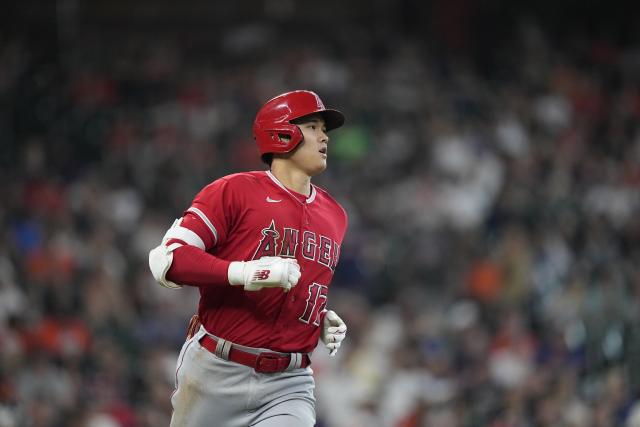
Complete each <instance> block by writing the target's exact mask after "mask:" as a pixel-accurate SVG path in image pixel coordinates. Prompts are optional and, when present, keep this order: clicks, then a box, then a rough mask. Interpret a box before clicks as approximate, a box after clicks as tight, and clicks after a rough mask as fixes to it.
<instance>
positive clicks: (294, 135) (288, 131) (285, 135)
mask: <svg viewBox="0 0 640 427" xmlns="http://www.w3.org/2000/svg"><path fill="white" fill-rule="evenodd" d="M256 137H257V138H258V139H260V140H261V141H260V140H259V141H258V144H259V145H260V146H267V147H269V148H270V149H269V150H265V151H264V152H265V153H266V152H271V153H288V152H289V151H292V150H293V149H294V148H296V147H297V146H298V144H300V143H301V142H302V139H303V138H304V136H303V135H302V131H301V130H300V128H299V127H298V126H296V125H292V124H288V123H282V124H279V125H277V126H269V127H268V128H264V129H260V130H259V131H258V132H257V133H256ZM262 154H264V153H262Z"/></svg>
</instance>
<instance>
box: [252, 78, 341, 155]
mask: <svg viewBox="0 0 640 427" xmlns="http://www.w3.org/2000/svg"><path fill="white" fill-rule="evenodd" d="M314 113H319V114H321V115H322V118H323V119H324V122H325V125H326V127H327V131H330V130H332V129H336V128H339V127H340V126H342V125H343V123H344V115H343V114H342V113H341V112H340V111H337V110H331V109H327V108H325V107H324V104H323V103H322V100H321V99H320V97H319V96H318V95H316V94H315V93H314V92H311V91H308V90H296V91H293V92H287V93H283V94H282V95H278V96H276V97H275V98H273V99H271V100H269V101H267V102H266V103H265V104H264V105H263V106H262V108H261V109H260V111H258V114H257V115H256V119H255V120H254V122H253V137H254V138H255V140H256V143H257V144H258V149H259V150H260V155H261V156H262V155H264V154H267V153H287V152H289V151H291V150H293V149H294V148H296V147H297V146H298V144H300V143H301V142H302V138H303V136H302V131H301V130H300V128H298V126H296V125H295V124H292V123H291V121H292V120H295V119H299V118H301V117H304V116H308V115H310V114H314ZM281 135H287V136H289V138H290V139H289V140H286V139H284V138H280V136H281Z"/></svg>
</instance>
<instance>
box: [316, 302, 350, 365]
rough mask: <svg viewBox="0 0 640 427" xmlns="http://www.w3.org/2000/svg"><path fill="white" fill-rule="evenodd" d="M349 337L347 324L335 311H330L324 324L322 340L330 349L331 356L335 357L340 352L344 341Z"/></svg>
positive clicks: (321, 333)
mask: <svg viewBox="0 0 640 427" xmlns="http://www.w3.org/2000/svg"><path fill="white" fill-rule="evenodd" d="M346 336H347V324H346V323H344V320H342V319H341V318H340V316H338V315H337V314H336V312H335V311H333V310H328V311H327V314H325V316H324V321H323V322H322V331H320V339H321V340H322V342H323V343H324V346H325V347H327V348H328V349H329V356H331V357H333V356H335V355H336V353H337V352H338V349H339V348H340V345H341V343H342V340H344V338H345V337H346Z"/></svg>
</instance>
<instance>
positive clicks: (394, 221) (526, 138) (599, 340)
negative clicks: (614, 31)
mask: <svg viewBox="0 0 640 427" xmlns="http://www.w3.org/2000/svg"><path fill="white" fill-rule="evenodd" d="M517 28H518V29H517V31H515V33H514V34H512V36H511V39H510V40H509V41H507V42H505V43H504V46H502V47H501V49H500V51H499V52H487V55H486V58H483V59H482V60H478V59H477V58H473V57H471V56H469V55H465V54H455V53H450V52H446V51H443V50H441V49H438V47H437V46H434V45H433V44H431V43H429V42H428V41H425V40H424V39H422V38H420V37H415V38H411V37H406V38H404V39H403V40H394V39H392V38H390V37H385V38H377V37H370V35H369V34H367V33H366V32H363V31H362V30H358V29H357V28H344V29H343V31H342V32H341V33H340V34H341V35H338V34H336V35H335V36H334V38H333V39H331V40H317V41H311V42H305V43H301V42H297V41H295V40H292V39H291V38H287V37H283V35H282V34H281V33H279V32H278V31H277V30H276V29H274V28H272V27H270V26H269V25H268V24H264V25H251V26H245V27H239V28H234V29H233V30H229V31H228V33H226V35H225V37H224V39H223V40H221V42H220V45H219V50H218V51H216V53H215V55H212V56H211V57H209V56H207V55H203V54H201V53H200V54H193V53H190V52H189V49H188V46H183V45H181V44H180V43H178V42H176V41H171V40H148V39H136V38H132V39H131V40H129V41H128V42H127V43H123V44H118V45H113V44H108V43H105V44H103V45H101V44H97V45H96V43H97V42H96V41H95V40H90V41H87V43H85V44H83V43H79V44H78V46H76V47H74V48H69V49H68V50H65V51H58V52H56V53H55V55H52V53H51V52H48V51H46V49H41V48H39V47H38V46H37V45H34V44H33V43H30V42H29V41H28V40H24V39H21V38H19V37H11V38H5V39H0V147H1V148H0V150H1V153H0V163H1V166H2V168H1V169H0V180H1V182H2V185H1V186H0V199H1V200H2V202H1V203H0V233H1V236H2V240H3V242H4V244H3V245H0V426H1V427H17V426H25V427H61V426H69V427H151V426H154V427H156V426H165V425H168V423H169V419H170V415H171V406H170V401H169V397H170V394H171V391H172V389H173V382H174V375H175V360H176V357H177V354H178V351H179V349H180V347H181V344H182V342H183V340H184V333H185V328H186V323H187V320H188V318H189V317H190V315H191V314H192V313H193V312H194V310H195V308H196V303H197V291H196V290H195V289H182V290H178V291H175V290H168V289H164V288H161V287H159V286H158V285H157V284H155V282H154V281H153V278H152V276H151V274H150V272H149V270H148V266H147V255H148V251H149V249H150V248H152V247H154V246H155V245H157V244H158V242H159V241H160V239H161V237H162V235H163V233H164V231H165V230H166V229H167V228H168V227H169V226H170V225H171V223H172V222H173V220H174V218H176V217H178V216H180V215H181V213H182V211H183V210H184V209H185V208H186V207H188V206H189V203H190V201H191V199H192V198H193V196H194V195H195V194H196V192H197V191H198V190H199V189H200V188H201V187H202V186H204V185H205V184H207V183H208V182H210V181H212V180H214V179H216V178H217V177H219V176H222V175H224V174H227V173H231V172H235V171H241V170H255V169H264V166H263V165H261V164H260V162H259V158H258V154H257V149H256V147H255V146H254V143H253V141H252V136H251V124H252V121H253V117H254V114H255V112H256V111H257V109H258V108H259V106H260V105H261V104H262V103H263V102H264V101H265V100H267V99H268V98H270V97H272V96H274V95H276V94H278V93H280V92H283V91H286V90H291V89H296V88H305V89H312V90H315V91H317V92H318V93H319V94H320V96H321V97H322V98H323V99H324V101H325V104H327V105H330V106H335V107H336V108H338V109H340V110H342V111H344V112H345V114H346V115H347V118H348V122H347V125H346V126H345V127H344V128H343V129H341V130H339V131H336V132H335V133H334V134H332V135H330V136H331V142H330V145H329V169H328V171H327V172H326V173H325V174H323V175H322V176H320V177H318V179H317V180H316V181H315V182H316V183H317V184H319V185H320V186H322V187H325V188H327V189H328V190H329V191H330V192H331V193H332V194H333V195H335V197H336V198H337V199H338V200H339V201H340V202H341V203H342V204H343V205H344V206H345V208H346V209H347V211H348V213H349V216H350V229H349V231H348V235H347V238H346V240H345V242H344V245H343V249H342V254H341V260H340V264H339V265H338V269H337V271H336V275H335V279H334V282H333V283H332V287H331V292H330V294H329V301H328V306H329V307H331V308H332V309H334V310H336V311H337V312H338V313H339V314H340V315H341V317H342V318H344V319H345V321H346V322H347V324H348V326H349V331H348V335H347V339H346V341H345V342H344V344H343V347H342V348H341V350H340V352H339V353H338V356H337V357H336V358H335V359H330V358H329V357H328V355H327V354H326V351H324V349H323V348H318V349H317V350H316V352H315V353H314V355H313V369H314V372H315V376H316V396H317V398H318V402H317V413H318V414H317V415H318V426H321V427H361V426H362V427H378V426H379V427H424V426H428V427H481V426H487V427H558V426H560V427H639V426H640V400H639V398H640V395H639V394H638V392H639V391H640V367H639V366H638V363H637V361H638V360H640V359H639V358H640V334H639V332H638V331H639V330H640V244H639V243H640V214H639V213H640V191H639V190H640V49H639V47H640V46H637V45H636V46H619V45H618V44H617V43H615V41H612V40H607V39H606V38H602V37H593V36H589V35H587V34H580V33H578V34H576V35H573V36H572V37H571V38H570V39H569V40H564V41H565V42H564V43H557V40H556V39H555V38H553V37H552V36H551V34H549V33H548V32H546V31H545V30H543V29H542V28H541V27H540V26H538V25H536V23H535V21H528V22H523V23H521V24H520V25H518V27H517ZM274 45H277V46H279V49H278V51H277V55H274V54H273V50H272V49H269V46H274Z"/></svg>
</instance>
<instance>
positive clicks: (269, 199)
mask: <svg viewBox="0 0 640 427" xmlns="http://www.w3.org/2000/svg"><path fill="white" fill-rule="evenodd" d="M281 201H282V199H279V200H276V199H272V198H271V197H269V196H267V202H269V203H278V202H281Z"/></svg>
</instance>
